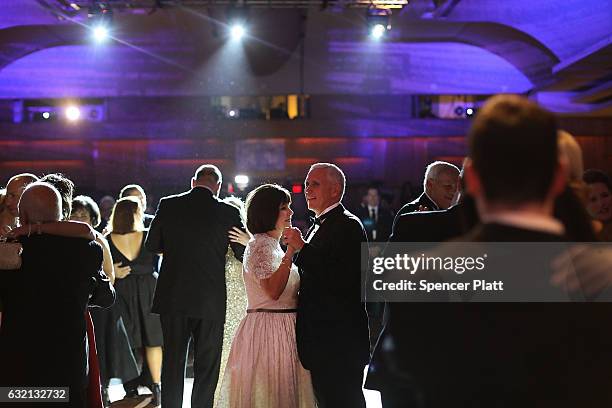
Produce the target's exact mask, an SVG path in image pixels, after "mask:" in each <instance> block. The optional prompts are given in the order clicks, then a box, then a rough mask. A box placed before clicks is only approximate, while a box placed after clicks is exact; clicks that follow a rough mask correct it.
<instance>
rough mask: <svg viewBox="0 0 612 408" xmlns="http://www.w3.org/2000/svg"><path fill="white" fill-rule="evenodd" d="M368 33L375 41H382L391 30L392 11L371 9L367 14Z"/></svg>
mask: <svg viewBox="0 0 612 408" xmlns="http://www.w3.org/2000/svg"><path fill="white" fill-rule="evenodd" d="M366 21H367V23H368V33H369V35H370V37H372V38H373V39H375V40H380V39H381V38H383V37H384V35H385V33H386V32H387V31H389V30H391V22H390V21H391V10H389V9H384V8H377V7H370V8H368V10H367V12H366Z"/></svg>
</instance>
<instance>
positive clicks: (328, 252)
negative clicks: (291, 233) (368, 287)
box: [295, 220, 367, 294]
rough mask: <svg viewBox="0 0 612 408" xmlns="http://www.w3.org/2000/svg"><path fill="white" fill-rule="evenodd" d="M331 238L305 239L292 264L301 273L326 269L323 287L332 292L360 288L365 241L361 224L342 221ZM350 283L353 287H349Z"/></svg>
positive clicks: (353, 221)
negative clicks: (362, 248)
mask: <svg viewBox="0 0 612 408" xmlns="http://www.w3.org/2000/svg"><path fill="white" fill-rule="evenodd" d="M331 235H332V236H333V237H334V239H331V240H326V241H325V242H323V243H321V244H319V245H317V244H313V243H306V244H304V247H303V248H302V250H301V251H300V252H299V253H298V255H297V257H296V260H295V264H296V265H297V266H299V267H300V268H302V269H303V270H304V273H317V272H320V271H324V270H325V271H330V273H329V274H327V276H325V277H324V279H325V280H326V287H327V288H329V290H330V291H333V292H335V293H342V294H344V293H345V292H346V291H347V290H348V291H349V293H353V291H354V290H356V291H357V292H356V293H359V292H360V291H361V243H362V242H367V237H366V235H365V231H364V230H363V227H362V226H361V224H360V223H359V222H358V221H357V220H350V221H348V222H346V223H345V224H344V225H343V226H342V227H341V228H338V231H335V232H334V233H333V234H331ZM352 286H354V288H349V287H352Z"/></svg>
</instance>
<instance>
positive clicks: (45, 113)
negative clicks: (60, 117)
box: [42, 112, 51, 119]
mask: <svg viewBox="0 0 612 408" xmlns="http://www.w3.org/2000/svg"><path fill="white" fill-rule="evenodd" d="M42 117H43V119H49V118H50V117H51V114H50V113H49V112H43V113H42Z"/></svg>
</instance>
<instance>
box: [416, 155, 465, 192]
mask: <svg viewBox="0 0 612 408" xmlns="http://www.w3.org/2000/svg"><path fill="white" fill-rule="evenodd" d="M459 172H460V171H459V167H457V166H455V165H454V164H452V163H449V162H445V161H442V160H436V161H435V162H433V163H430V164H429V165H428V166H427V168H426V169H425V177H424V178H423V189H426V188H427V180H435V179H437V178H438V177H440V175H441V174H443V173H447V174H454V175H457V176H458V175H459Z"/></svg>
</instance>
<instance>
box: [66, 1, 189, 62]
mask: <svg viewBox="0 0 612 408" xmlns="http://www.w3.org/2000/svg"><path fill="white" fill-rule="evenodd" d="M59 14H60V15H61V16H62V17H63V18H65V19H66V20H67V21H70V22H71V23H75V24H78V25H80V26H81V27H84V28H87V29H90V30H91V29H92V28H91V26H89V25H87V24H84V23H82V22H80V21H78V20H76V19H74V18H72V17H71V16H69V15H68V14H66V13H61V12H60V13H59ZM108 38H110V39H112V40H113V41H116V42H118V43H119V44H122V45H125V46H126V47H128V48H131V49H133V50H135V51H137V52H140V53H142V54H145V55H148V56H149V57H151V58H154V59H156V60H158V61H161V62H163V63H166V64H168V65H172V66H174V67H177V68H179V69H181V70H183V71H186V72H190V73H194V72H195V71H194V70H193V69H190V68H189V67H185V66H183V65H181V64H179V63H177V62H175V61H172V60H171V59H168V58H164V57H162V56H161V55H157V54H155V53H154V52H151V51H148V50H145V49H144V48H141V47H138V46H137V45H134V44H130V43H129V42H127V41H124V40H121V39H119V38H117V37H113V36H111V35H109V36H108Z"/></svg>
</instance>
